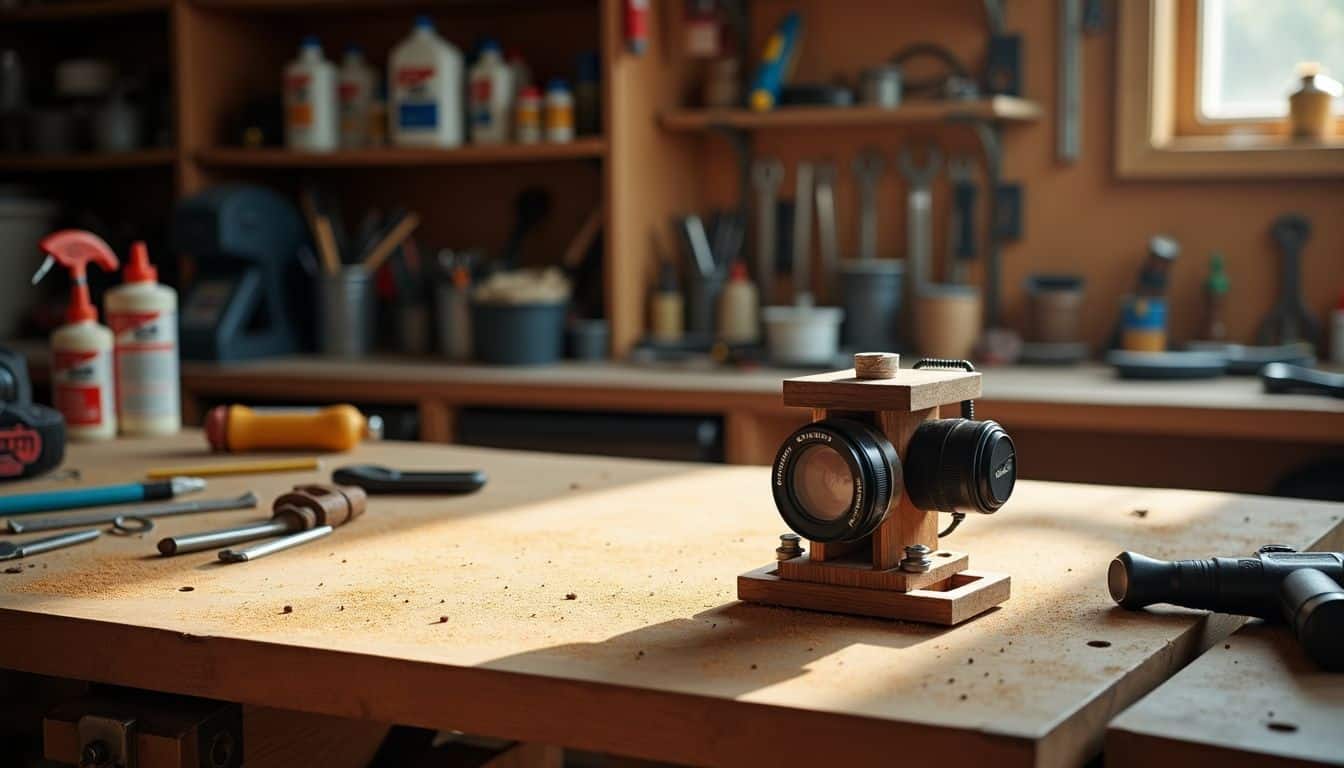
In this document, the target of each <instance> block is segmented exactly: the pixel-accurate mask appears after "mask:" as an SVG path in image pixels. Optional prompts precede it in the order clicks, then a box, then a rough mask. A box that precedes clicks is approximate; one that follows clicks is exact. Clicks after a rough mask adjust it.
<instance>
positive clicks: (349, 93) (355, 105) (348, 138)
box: [336, 45, 378, 149]
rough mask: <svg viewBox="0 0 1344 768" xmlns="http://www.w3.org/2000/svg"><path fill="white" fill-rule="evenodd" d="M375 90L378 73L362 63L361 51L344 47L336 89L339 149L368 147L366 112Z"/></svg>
mask: <svg viewBox="0 0 1344 768" xmlns="http://www.w3.org/2000/svg"><path fill="white" fill-rule="evenodd" d="M377 87H378V73H377V72H375V71H374V69H373V67H371V66H369V63H368V62H367V61H365V60H364V50H363V49H362V48H360V47H359V46H357V45H351V46H347V47H346V49H345V58H343V59H342V60H341V71H340V77H339V80H338V83H337V86H336V93H337V96H338V97H339V100H340V105H341V146H342V147H345V148H346V149H362V148H364V147H367V146H369V144H370V140H369V112H370V110H371V108H372V104H373V99H374V91H375V89H377Z"/></svg>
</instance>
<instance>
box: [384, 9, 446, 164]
mask: <svg viewBox="0 0 1344 768" xmlns="http://www.w3.org/2000/svg"><path fill="white" fill-rule="evenodd" d="M387 76H388V82H387V89H388V113H389V117H390V118H391V123H392V128H391V131H390V133H391V136H392V143H393V144H395V145H397V146H402V147H457V146H461V145H462V136H463V115H462V112H463V99H462V79H463V68H462V52H461V51H459V50H457V48H454V47H453V46H452V45H451V44H449V43H448V42H447V41H446V40H444V39H443V38H441V37H439V36H438V34H437V33H436V32H435V31H434V23H433V22H432V21H430V20H429V17H427V16H418V17H416V19H415V27H414V29H412V30H411V34H410V36H409V37H408V38H406V39H405V40H403V41H402V42H401V43H400V44H398V45H397V47H396V48H393V49H392V55H391V57H389V59H388V66H387Z"/></svg>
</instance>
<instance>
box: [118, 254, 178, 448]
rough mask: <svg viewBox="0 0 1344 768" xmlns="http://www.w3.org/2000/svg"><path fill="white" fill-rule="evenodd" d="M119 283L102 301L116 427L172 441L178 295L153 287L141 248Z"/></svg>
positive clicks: (155, 282)
mask: <svg viewBox="0 0 1344 768" xmlns="http://www.w3.org/2000/svg"><path fill="white" fill-rule="evenodd" d="M121 278H122V284H121V285H119V286H117V287H116V288H113V289H112V290H110V291H108V292H107V298H106V300H105V305H106V308H107V324H108V326H109V327H111V329H112V334H113V336H114V342H113V344H114V347H113V363H114V372H115V378H116V390H117V422H118V423H119V424H120V425H121V433H122V434H124V435H171V434H174V433H176V432H177V431H178V430H179V429H181V428H182V411H181V394H180V385H181V383H180V381H179V380H178V374H177V361H178V354H177V291H174V290H173V289H172V288H169V287H168V286H166V285H161V284H160V283H159V282H158V279H159V273H158V270H156V269H154V265H153V264H151V263H150V262H149V249H147V248H146V247H145V244H144V243H139V242H137V243H132V244H131V255H130V258H129V259H128V260H127V262H126V267H125V269H123V270H122V272H121Z"/></svg>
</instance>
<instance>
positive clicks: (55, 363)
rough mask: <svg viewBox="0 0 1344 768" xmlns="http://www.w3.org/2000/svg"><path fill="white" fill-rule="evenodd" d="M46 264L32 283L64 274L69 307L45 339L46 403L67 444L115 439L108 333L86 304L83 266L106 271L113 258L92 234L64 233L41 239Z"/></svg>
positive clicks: (114, 261)
mask: <svg viewBox="0 0 1344 768" xmlns="http://www.w3.org/2000/svg"><path fill="white" fill-rule="evenodd" d="M39 247H40V248H41V249H42V251H43V252H45V253H46V254H47V259H46V261H44V262H43V263H42V266H41V267H39V268H38V271H37V274H36V275H34V276H33V282H34V283H36V282H37V281H38V280H41V279H42V276H43V275H45V274H46V273H47V271H48V270H50V269H51V267H52V265H53V264H60V265H61V266H62V267H65V268H66V269H68V270H70V282H71V286H70V306H69V307H68V308H67V309H66V311H65V325H62V326H61V327H59V328H57V329H56V330H55V331H53V332H52V334H51V399H52V403H53V404H54V405H55V406H56V410H58V411H60V412H61V415H62V416H64V417H65V423H66V426H67V429H68V434H69V436H70V439H71V440H107V439H110V438H112V437H114V436H116V434H117V412H116V399H115V397H114V394H113V386H114V385H113V380H112V331H110V330H108V329H107V327H106V326H103V325H99V324H98V310H97V309H95V308H94V306H93V302H92V301H90V300H89V280H88V265H89V262H93V263H94V264H96V265H98V266H99V267H101V268H102V269H103V270H104V271H106V272H112V271H115V270H116V268H117V255H116V254H115V253H113V252H112V249H111V248H109V247H108V245H107V243H105V242H103V240H102V238H100V237H98V236H97V235H95V234H93V233H92V232H84V231H82V230H77V229H64V230H61V231H59V232H54V233H52V234H50V235H47V236H46V237H45V238H43V240H42V242H41V243H40V244H39Z"/></svg>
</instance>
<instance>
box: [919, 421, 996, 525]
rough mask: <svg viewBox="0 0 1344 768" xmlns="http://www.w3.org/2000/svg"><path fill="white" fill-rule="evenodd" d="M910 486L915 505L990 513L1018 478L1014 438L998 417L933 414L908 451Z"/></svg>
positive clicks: (923, 425) (941, 510) (937, 509)
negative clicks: (943, 416)
mask: <svg viewBox="0 0 1344 768" xmlns="http://www.w3.org/2000/svg"><path fill="white" fill-rule="evenodd" d="M905 466H906V478H905V487H906V491H907V492H908V493H909V494H910V500H911V501H912V502H913V503H914V505H915V506H916V507H919V508H920V509H927V510H930V511H938V512H963V513H964V512H980V513H983V514H990V513H992V512H994V511H995V510H997V509H998V508H999V507H1001V506H1003V504H1004V502H1006V501H1008V497H1009V496H1011V495H1012V493H1013V485H1014V484H1015V483H1016V482H1017V453H1016V451H1015V450H1014V449H1013V439H1012V438H1011V437H1009V436H1008V433H1007V432H1006V431H1005V430H1004V428H1003V427H1001V426H999V424H998V422H994V421H975V420H972V419H934V420H932V421H926V422H924V423H923V424H920V425H919V427H918V428H917V429H916V430H915V434H914V435H913V436H911V438H910V447H909V448H908V449H907V450H906V456H905Z"/></svg>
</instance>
